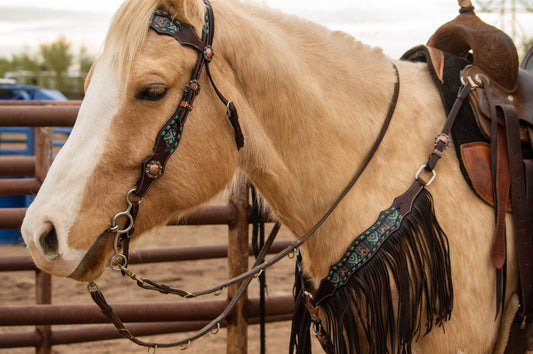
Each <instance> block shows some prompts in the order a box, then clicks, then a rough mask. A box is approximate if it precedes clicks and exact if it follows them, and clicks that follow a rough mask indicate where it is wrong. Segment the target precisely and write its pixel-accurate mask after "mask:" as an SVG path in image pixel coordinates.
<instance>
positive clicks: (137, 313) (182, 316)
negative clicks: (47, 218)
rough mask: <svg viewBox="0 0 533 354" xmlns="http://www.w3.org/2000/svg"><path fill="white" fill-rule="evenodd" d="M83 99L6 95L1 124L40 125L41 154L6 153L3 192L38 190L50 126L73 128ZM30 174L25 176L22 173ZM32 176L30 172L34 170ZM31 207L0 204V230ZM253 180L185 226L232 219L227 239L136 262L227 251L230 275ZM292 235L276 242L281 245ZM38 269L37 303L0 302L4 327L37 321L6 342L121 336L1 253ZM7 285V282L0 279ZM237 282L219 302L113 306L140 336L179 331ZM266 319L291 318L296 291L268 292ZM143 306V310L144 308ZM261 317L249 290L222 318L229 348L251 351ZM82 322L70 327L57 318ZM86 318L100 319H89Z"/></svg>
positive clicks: (242, 263)
mask: <svg viewBox="0 0 533 354" xmlns="http://www.w3.org/2000/svg"><path fill="white" fill-rule="evenodd" d="M79 105H80V102H79V101H66V102H60V101H23V102H17V101H4V102H1V101H0V127H32V128H33V129H34V130H35V134H34V137H35V156H0V196H14V195H31V194H35V193H37V191H38V190H39V187H40V185H41V183H42V181H43V180H44V178H45V176H46V173H47V171H48V168H49V167H50V165H51V163H52V161H53V156H54V153H53V149H54V147H53V142H52V140H53V139H52V128H51V127H72V125H73V124H74V122H75V119H76V116H77V113H78V110H79ZM20 176H26V177H22V178H21V177H20ZM28 176H30V177H28ZM25 212H26V209H25V208H2V209H0V229H17V228H20V225H21V223H22V219H23V218H24V215H25ZM251 212H252V207H251V206H250V204H249V185H248V184H247V183H244V184H242V185H239V186H238V187H237V188H235V192H234V193H233V195H232V196H231V198H230V201H229V202H228V203H227V204H220V205H211V206H202V207H200V208H198V209H197V210H195V211H193V212H192V213H191V214H190V216H189V217H187V218H185V220H186V224H187V225H228V230H229V232H228V244H227V245H211V246H203V247H181V248H164V249H150V250H141V251H139V252H138V254H136V255H132V257H131V259H130V263H131V264H136V263H155V262H169V261H185V260H200V259H214V258H225V257H227V258H228V264H229V275H230V276H236V275H239V274H241V273H242V272H244V271H245V270H246V269H247V268H248V257H249V255H250V254H251V252H252V251H251V247H250V245H249V235H248V233H249V231H248V229H249V223H250V222H251V215H252V213H251ZM287 245H288V242H287V241H277V242H275V243H274V245H273V247H272V251H271V252H278V251H280V250H281V249H283V248H284V247H286V246H287ZM18 271H35V289H36V290H35V291H36V304H35V305H31V306H15V305H6V304H0V326H11V327H12V326H35V331H29V332H16V333H0V348H20V347H35V349H36V353H42V354H45V353H51V352H52V346H54V345H61V344H72V343H81V342H90V341H100V340H108V339H115V338H121V337H120V335H119V334H118V333H117V332H116V330H115V329H114V327H113V326H112V325H110V324H107V323H108V320H107V318H106V317H105V315H103V314H102V313H101V311H100V309H99V308H98V307H97V306H96V305H52V304H51V301H52V279H53V277H52V276H50V275H49V274H47V273H43V272H41V271H39V270H38V269H37V268H36V267H35V265H34V264H33V262H32V260H31V258H30V257H29V255H28V256H18V257H3V258H0V272H18ZM0 286H4V284H2V285H0ZM238 286H239V284H236V285H234V286H231V287H230V288H229V289H228V298H227V299H225V300H217V301H194V302H186V301H177V302H158V303H123V304H112V305H113V307H114V309H115V312H116V313H117V315H118V316H119V317H121V318H122V319H123V320H124V321H125V322H127V323H128V328H129V329H130V330H131V332H132V333H133V334H134V335H136V336H143V335H156V334H167V333H179V332H186V331H193V330H198V329H200V328H202V327H203V326H204V325H205V324H207V323H208V322H209V321H210V320H212V319H213V318H215V317H216V316H217V315H218V314H219V313H221V312H222V311H223V309H224V307H225V306H226V304H227V303H228V301H229V300H230V299H231V297H232V296H233V295H234V294H235V292H236V290H237V287H238ZM265 307H266V321H267V322H275V321H286V320H289V319H291V317H292V310H293V307H294V303H293V299H292V296H290V295H289V296H272V297H267V299H266V306H265ZM141 309H142V311H141ZM258 321H259V300H258V299H249V298H248V297H247V295H246V296H244V297H243V298H242V299H241V300H240V301H239V304H238V305H237V307H236V309H235V310H234V312H233V314H232V315H231V316H229V317H228V319H227V320H226V321H225V322H224V323H222V326H224V327H226V328H227V352H228V353H246V351H247V342H248V341H247V328H248V324H254V323H257V322H258ZM66 324H68V325H72V324H76V325H77V324H79V325H80V326H79V327H78V326H76V327H74V328H70V329H54V328H53V327H52V326H53V325H66ZM86 324H101V325H97V326H90V328H87V326H83V325H86Z"/></svg>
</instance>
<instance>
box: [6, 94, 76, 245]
mask: <svg viewBox="0 0 533 354" xmlns="http://www.w3.org/2000/svg"><path fill="white" fill-rule="evenodd" d="M0 100H57V101H63V100H67V98H66V97H65V96H63V94H61V93H60V92H59V91H56V90H46V89H42V88H39V87H35V86H23V85H0ZM53 132H54V134H61V135H64V138H65V139H61V140H54V141H53V146H56V147H61V146H63V144H64V140H66V138H67V137H68V135H69V134H70V132H71V129H70V128H53ZM0 143H1V144H2V146H1V147H0V155H25V156H34V155H35V130H34V129H33V128H28V127H20V128H17V127H0ZM17 177H21V178H23V177H27V176H17ZM34 198H35V196H33V195H21V196H0V208H26V207H28V206H29V205H30V204H31V202H33V199H34ZM21 242H23V241H22V236H21V234H20V230H17V229H15V230H0V244H7V243H21Z"/></svg>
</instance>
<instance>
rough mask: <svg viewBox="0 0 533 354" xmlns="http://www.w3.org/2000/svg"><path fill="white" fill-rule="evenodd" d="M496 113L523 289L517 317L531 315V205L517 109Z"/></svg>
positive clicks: (507, 106)
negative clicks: (505, 154)
mask: <svg viewBox="0 0 533 354" xmlns="http://www.w3.org/2000/svg"><path fill="white" fill-rule="evenodd" d="M496 109H497V110H498V111H499V112H501V114H502V115H503V117H504V119H505V131H506V135H507V146H508V153H509V171H510V173H511V202H512V204H513V226H514V232H515V235H516V253H517V256H518V266H519V270H520V272H519V273H520V284H521V289H522V304H521V305H522V306H521V309H520V314H521V315H523V316H526V315H531V314H533V262H532V261H531V257H532V255H533V237H532V235H533V231H532V227H531V215H533V210H532V209H533V205H532V204H529V205H528V198H527V197H526V195H527V194H526V180H525V175H524V164H523V161H522V150H521V146H520V130H519V129H520V127H519V123H518V116H517V113H516V109H515V108H514V106H513V105H512V104H510V103H509V104H499V105H497V106H496Z"/></svg>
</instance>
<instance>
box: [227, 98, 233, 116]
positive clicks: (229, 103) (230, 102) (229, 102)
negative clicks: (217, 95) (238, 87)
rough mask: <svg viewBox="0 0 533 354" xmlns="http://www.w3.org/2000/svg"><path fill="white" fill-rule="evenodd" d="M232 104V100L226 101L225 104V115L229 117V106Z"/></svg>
mask: <svg viewBox="0 0 533 354" xmlns="http://www.w3.org/2000/svg"><path fill="white" fill-rule="evenodd" d="M232 104H233V101H228V104H227V105H226V115H227V116H228V117H229V116H231V108H230V106H231V105H232Z"/></svg>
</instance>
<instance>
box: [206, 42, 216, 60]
mask: <svg viewBox="0 0 533 354" xmlns="http://www.w3.org/2000/svg"><path fill="white" fill-rule="evenodd" d="M214 56H215V52H214V51H213V48H212V47H211V46H210V45H206V46H205V49H204V58H205V60H206V61H207V62H208V63H209V62H211V60H213V57H214Z"/></svg>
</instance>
